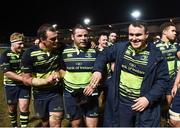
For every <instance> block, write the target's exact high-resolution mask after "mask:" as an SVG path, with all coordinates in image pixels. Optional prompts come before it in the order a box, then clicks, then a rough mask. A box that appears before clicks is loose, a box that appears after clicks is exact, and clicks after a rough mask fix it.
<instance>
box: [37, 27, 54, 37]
mask: <svg viewBox="0 0 180 128" xmlns="http://www.w3.org/2000/svg"><path fill="white" fill-rule="evenodd" d="M47 31H52V32H56V31H57V30H56V29H55V28H54V27H53V26H52V25H51V24H48V23H45V24H43V25H41V26H40V27H39V29H38V31H37V37H38V38H39V39H46V38H47V36H46V32H47Z"/></svg>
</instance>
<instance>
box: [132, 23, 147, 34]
mask: <svg viewBox="0 0 180 128" xmlns="http://www.w3.org/2000/svg"><path fill="white" fill-rule="evenodd" d="M130 25H132V26H134V27H144V30H145V32H148V27H147V26H148V24H147V23H146V22H144V21H139V20H136V21H134V22H132V23H130Z"/></svg>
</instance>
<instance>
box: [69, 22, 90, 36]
mask: <svg viewBox="0 0 180 128" xmlns="http://www.w3.org/2000/svg"><path fill="white" fill-rule="evenodd" d="M76 29H85V30H87V27H86V26H84V25H81V24H77V25H76V26H75V27H74V28H73V29H72V34H73V35H74V34H75V31H76Z"/></svg>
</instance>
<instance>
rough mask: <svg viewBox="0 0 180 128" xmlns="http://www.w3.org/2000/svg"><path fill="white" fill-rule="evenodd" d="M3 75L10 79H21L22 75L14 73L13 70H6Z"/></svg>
mask: <svg viewBox="0 0 180 128" xmlns="http://www.w3.org/2000/svg"><path fill="white" fill-rule="evenodd" d="M4 75H5V76H6V77H8V78H9V79H11V80H14V81H22V76H21V75H20V74H16V73H15V72H12V71H7V72H5V73H4Z"/></svg>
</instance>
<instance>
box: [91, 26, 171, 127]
mask: <svg viewBox="0 0 180 128" xmlns="http://www.w3.org/2000/svg"><path fill="white" fill-rule="evenodd" d="M128 31H129V42H126V43H117V44H115V45H114V46H112V47H109V48H107V49H105V50H104V51H103V52H102V53H101V54H100V55H99V56H98V58H97V59H96V62H95V65H94V74H93V77H92V80H91V85H92V86H95V84H97V83H98V82H99V80H100V79H101V76H102V75H101V74H102V73H103V69H104V66H105V64H106V63H107V62H112V61H115V69H114V73H113V76H112V79H111V82H110V83H111V84H110V85H109V86H108V95H107V101H106V106H105V113H104V126H109V127H114V126H117V127H119V126H120V127H134V126H136V127H157V126H160V100H161V97H162V96H163V94H164V92H165V90H166V88H167V85H168V82H169V74H168V67H167V62H166V60H165V59H164V58H163V56H162V54H161V52H160V51H159V50H158V49H157V48H156V47H155V46H154V44H152V43H147V42H146V40H147V38H148V31H147V27H146V25H145V24H144V23H142V22H135V23H132V24H130V25H129V28H128ZM93 84H94V85H93Z"/></svg>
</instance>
